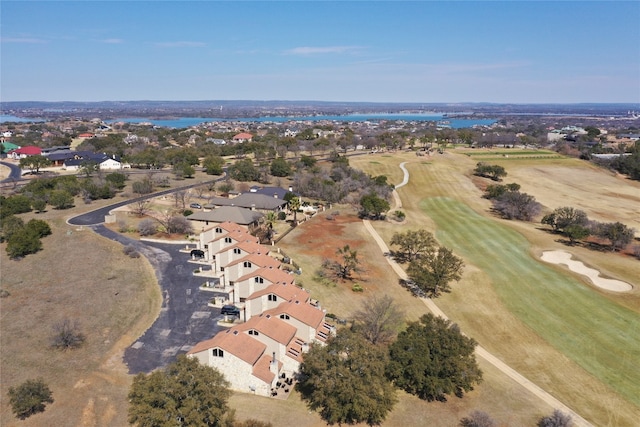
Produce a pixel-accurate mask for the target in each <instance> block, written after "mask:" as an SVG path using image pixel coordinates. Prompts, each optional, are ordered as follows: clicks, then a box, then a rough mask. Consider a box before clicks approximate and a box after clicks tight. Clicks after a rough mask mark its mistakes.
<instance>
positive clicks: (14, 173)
mask: <svg viewBox="0 0 640 427" xmlns="http://www.w3.org/2000/svg"><path fill="white" fill-rule="evenodd" d="M0 165H3V166H6V167H8V168H9V169H10V170H11V171H10V172H9V176H8V177H7V178H5V179H3V180H2V181H0V182H16V181H17V180H19V179H21V178H22V168H20V166H16V165H14V164H13V163H7V162H0Z"/></svg>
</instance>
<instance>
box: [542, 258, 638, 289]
mask: <svg viewBox="0 0 640 427" xmlns="http://www.w3.org/2000/svg"><path fill="white" fill-rule="evenodd" d="M541 259H542V260H543V261H546V262H549V263H551V264H564V265H566V266H567V267H569V270H571V271H574V272H576V273H579V274H582V275H584V276H587V277H588V278H589V279H590V280H591V282H593V284H594V285H596V286H597V287H599V288H602V289H606V290H608V291H613V292H625V291H630V290H631V289H633V287H632V286H631V285H630V284H628V283H626V282H623V281H621V280H614V279H605V278H603V277H600V272H599V271H598V270H595V269H593V268H589V267H587V266H586V265H584V264H583V263H582V261H575V260H572V259H571V254H570V253H569V252H565V251H545V252H543V253H542V257H541Z"/></svg>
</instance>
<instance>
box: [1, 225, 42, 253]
mask: <svg viewBox="0 0 640 427" xmlns="http://www.w3.org/2000/svg"><path fill="white" fill-rule="evenodd" d="M40 249H42V242H41V241H40V237H39V236H38V234H37V233H36V232H35V231H33V230H29V229H27V228H26V227H25V228H23V229H21V230H19V231H17V232H15V233H13V234H12V235H11V237H9V238H8V239H7V254H9V257H10V258H12V259H18V258H22V257H23V256H25V255H29V254H35V253H36V252H38V251H39V250H40Z"/></svg>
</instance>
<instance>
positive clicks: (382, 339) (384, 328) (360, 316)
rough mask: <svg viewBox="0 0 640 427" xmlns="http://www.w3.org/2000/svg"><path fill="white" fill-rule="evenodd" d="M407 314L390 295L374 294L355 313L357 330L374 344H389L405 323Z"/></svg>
mask: <svg viewBox="0 0 640 427" xmlns="http://www.w3.org/2000/svg"><path fill="white" fill-rule="evenodd" d="M404 317H405V314H404V312H403V311H402V310H400V308H399V307H398V305H397V304H396V303H395V302H394V301H393V298H391V297H390V296H389V295H383V296H377V295H373V296H371V297H369V298H368V299H366V300H364V302H363V303H362V306H361V308H360V310H358V311H357V312H356V313H355V317H354V321H355V325H354V327H355V330H357V331H358V332H360V333H362V335H363V336H364V337H365V338H366V339H367V340H368V341H369V342H371V343H372V344H389V343H390V342H391V341H393V340H394V339H395V337H396V335H397V334H398V331H400V328H401V327H402V325H403V323H404Z"/></svg>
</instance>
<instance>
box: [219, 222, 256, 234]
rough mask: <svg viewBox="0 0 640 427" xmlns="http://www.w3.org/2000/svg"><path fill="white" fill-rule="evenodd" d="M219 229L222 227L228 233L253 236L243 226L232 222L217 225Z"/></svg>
mask: <svg viewBox="0 0 640 427" xmlns="http://www.w3.org/2000/svg"><path fill="white" fill-rule="evenodd" d="M217 227H220V228H222V229H223V230H225V231H228V232H232V231H242V232H243V233H245V234H248V235H249V236H251V234H249V232H248V231H247V230H246V229H245V228H244V227H242V226H241V225H238V224H236V223H235V222H231V221H225V222H221V223H220V224H218V225H217Z"/></svg>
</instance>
